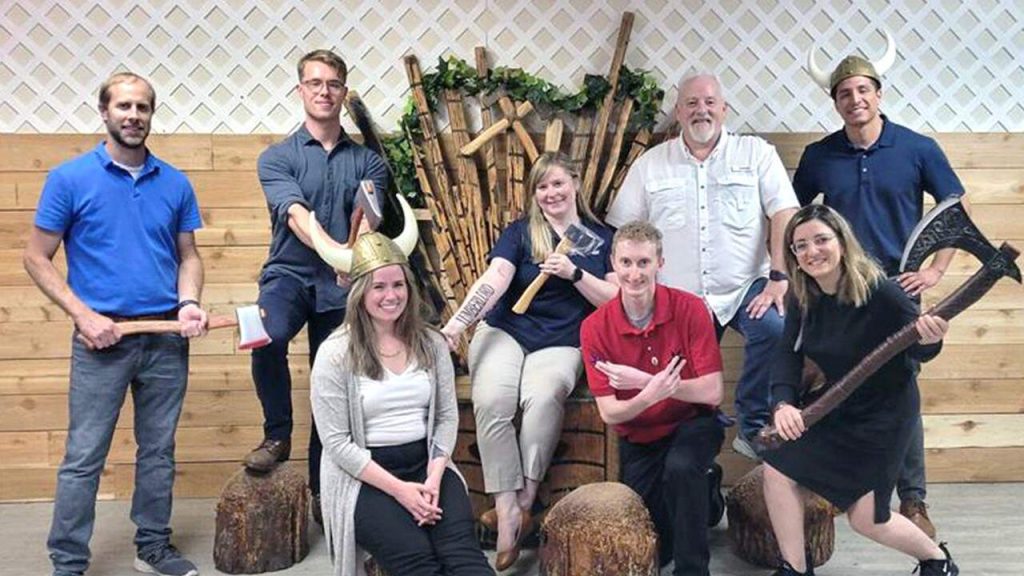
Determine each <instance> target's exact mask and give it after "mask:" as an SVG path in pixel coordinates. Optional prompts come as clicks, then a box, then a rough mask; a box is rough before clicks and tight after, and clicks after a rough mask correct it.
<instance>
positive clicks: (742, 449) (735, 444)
mask: <svg viewBox="0 0 1024 576" xmlns="http://www.w3.org/2000/svg"><path fill="white" fill-rule="evenodd" d="M732 449H733V450H735V451H736V452H737V453H739V454H742V455H743V456H746V457H747V458H750V459H751V460H753V461H754V462H760V461H761V457H760V456H758V455H757V450H754V447H753V446H752V445H751V444H750V442H749V441H747V439H746V438H744V437H743V434H741V433H740V432H736V437H735V438H733V439H732Z"/></svg>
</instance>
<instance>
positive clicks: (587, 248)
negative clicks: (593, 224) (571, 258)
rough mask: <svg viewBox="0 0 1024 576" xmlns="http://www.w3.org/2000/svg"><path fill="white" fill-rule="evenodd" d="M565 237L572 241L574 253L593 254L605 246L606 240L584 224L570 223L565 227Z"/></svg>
mask: <svg viewBox="0 0 1024 576" xmlns="http://www.w3.org/2000/svg"><path fill="white" fill-rule="evenodd" d="M565 237H566V238H568V239H569V242H571V243H572V251H571V253H572V254H578V255H581V256H593V255H594V254H597V251H598V250H600V249H601V247H602V246H604V240H603V239H602V238H601V237H600V236H598V235H597V234H595V233H594V231H593V230H591V229H590V228H587V227H586V226H584V225H583V224H580V223H577V224H570V225H569V227H568V228H566V229H565Z"/></svg>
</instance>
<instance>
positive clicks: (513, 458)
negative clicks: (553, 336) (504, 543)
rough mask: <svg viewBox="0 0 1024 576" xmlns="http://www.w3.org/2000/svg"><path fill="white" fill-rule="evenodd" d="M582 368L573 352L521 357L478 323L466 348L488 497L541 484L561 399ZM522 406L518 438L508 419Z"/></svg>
mask: <svg viewBox="0 0 1024 576" xmlns="http://www.w3.org/2000/svg"><path fill="white" fill-rule="evenodd" d="M582 368H583V362H582V356H581V354H580V350H579V348H574V347H571V346H552V347H550V348H542V349H540V350H537V351H536V352H533V353H529V354H528V353H527V352H526V350H524V349H523V348H522V347H521V346H520V345H519V343H518V342H516V341H515V339H514V338H512V337H511V336H509V335H508V333H506V332H505V331H503V330H501V329H498V328H494V327H492V326H488V325H487V324H485V323H483V322H481V323H480V324H479V325H478V326H477V329H476V334H475V335H474V336H473V341H472V342H471V343H470V345H469V373H470V376H471V378H472V381H473V415H474V416H475V417H476V438H477V444H478V446H479V447H480V460H481V463H482V464H483V469H484V489H485V490H486V491H487V492H488V493H495V492H509V491H513V490H520V489H521V488H522V487H523V478H524V477H525V478H529V479H531V480H536V481H538V482H539V481H541V480H543V479H544V474H545V472H547V469H548V465H549V464H550V463H551V456H552V454H554V451H555V447H556V446H557V444H558V438H559V437H560V436H561V433H562V415H563V414H564V412H565V409H564V408H565V406H564V405H565V399H566V398H567V397H568V396H569V394H570V393H571V392H572V389H573V387H574V386H575V385H576V381H577V380H578V379H579V376H580V371H581V370H582ZM520 407H521V408H522V410H523V415H522V420H521V423H520V428H521V430H520V433H519V438H518V440H517V438H516V429H515V426H513V423H512V421H513V419H514V418H515V416H516V411H517V408H520Z"/></svg>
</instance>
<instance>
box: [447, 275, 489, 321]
mask: <svg viewBox="0 0 1024 576" xmlns="http://www.w3.org/2000/svg"><path fill="white" fill-rule="evenodd" d="M492 294H494V287H493V286H491V285H490V284H481V285H480V287H479V288H477V289H476V292H474V293H473V294H472V295H471V296H470V297H469V300H467V301H466V305H465V306H463V307H462V310H459V312H458V313H457V314H456V315H455V319H456V320H458V321H459V322H462V323H463V324H465V325H466V326H471V325H472V324H473V323H474V322H476V321H477V320H479V319H480V316H481V315H483V311H484V306H485V305H486V304H487V301H488V300H490V298H491V295H492Z"/></svg>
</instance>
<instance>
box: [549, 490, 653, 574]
mask: <svg viewBox="0 0 1024 576" xmlns="http://www.w3.org/2000/svg"><path fill="white" fill-rule="evenodd" d="M540 530H541V535H540V539H541V545H540V553H539V555H540V571H541V574H544V575H546V576H657V574H658V537H657V535H656V534H655V532H654V523H653V522H651V516H650V514H649V513H648V512H647V508H646V507H645V506H644V503H643V500H641V499H640V497H639V496H637V494H636V493H635V492H633V491H632V490H630V489H629V488H628V487H626V485H624V484H619V483H618V482H598V483H594V484H587V485H585V486H580V487H579V488H577V489H575V490H573V491H572V492H571V493H569V494H568V495H567V496H566V497H564V498H562V499H561V500H559V501H558V503H557V504H555V505H554V506H552V507H551V509H550V511H548V513H547V516H546V517H545V519H544V522H543V524H542V525H541V529H540Z"/></svg>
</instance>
